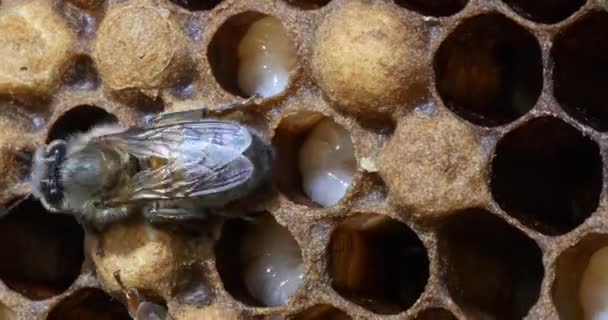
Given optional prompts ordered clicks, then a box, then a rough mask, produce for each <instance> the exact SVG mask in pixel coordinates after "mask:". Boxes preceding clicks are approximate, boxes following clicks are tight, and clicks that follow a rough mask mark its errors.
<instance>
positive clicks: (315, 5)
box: [285, 0, 331, 10]
mask: <svg viewBox="0 0 608 320" xmlns="http://www.w3.org/2000/svg"><path fill="white" fill-rule="evenodd" d="M285 1H286V2H287V3H289V4H290V5H292V6H295V7H297V8H299V9H302V10H315V9H319V8H322V7H324V6H325V5H326V4H328V3H329V2H330V1H331V0H285Z"/></svg>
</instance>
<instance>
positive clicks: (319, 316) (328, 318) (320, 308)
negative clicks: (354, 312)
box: [287, 304, 351, 320]
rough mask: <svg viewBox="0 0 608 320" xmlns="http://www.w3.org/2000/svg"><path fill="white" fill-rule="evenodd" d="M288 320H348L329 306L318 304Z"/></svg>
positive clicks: (344, 314)
mask: <svg viewBox="0 0 608 320" xmlns="http://www.w3.org/2000/svg"><path fill="white" fill-rule="evenodd" d="M287 319H288V320H350V319H351V317H349V316H348V315H347V314H346V313H345V312H344V311H342V310H340V309H338V308H336V307H334V306H332V305H329V304H319V305H316V306H313V307H310V308H308V309H306V310H304V311H302V312H299V313H298V314H296V315H293V316H290V317H287Z"/></svg>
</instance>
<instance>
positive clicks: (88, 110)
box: [47, 105, 118, 142]
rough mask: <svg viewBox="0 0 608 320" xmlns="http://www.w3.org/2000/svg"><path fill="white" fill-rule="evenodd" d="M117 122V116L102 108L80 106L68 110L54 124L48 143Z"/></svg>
mask: <svg viewBox="0 0 608 320" xmlns="http://www.w3.org/2000/svg"><path fill="white" fill-rule="evenodd" d="M116 122H118V119H117V118H116V116H114V115H113V114H111V113H109V112H107V111H105V110H104V109H102V108H99V107H96V106H90V105H80V106H77V107H74V108H72V109H70V110H68V111H67V112H65V113H64V114H63V115H61V117H59V119H57V121H55V123H53V125H52V126H51V129H50V130H49V133H48V136H47V142H50V141H53V140H55V139H65V138H67V137H68V136H69V135H71V134H74V133H79V132H86V131H87V130H89V129H91V128H92V127H94V126H95V125H99V124H107V123H116Z"/></svg>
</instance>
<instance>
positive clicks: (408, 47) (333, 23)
mask: <svg viewBox="0 0 608 320" xmlns="http://www.w3.org/2000/svg"><path fill="white" fill-rule="evenodd" d="M426 31H427V30H426V29H425V28H423V27H421V26H418V25H416V24H415V22H414V21H411V20H408V19H404V17H403V16H402V15H401V14H400V13H399V12H397V11H396V10H395V9H394V8H393V6H391V5H390V4H388V3H384V2H373V1H345V2H344V3H343V4H342V5H340V6H335V7H334V8H333V9H332V10H331V11H330V12H329V13H328V14H327V15H325V17H323V19H322V21H321V22H320V24H319V26H318V27H317V30H316V31H315V34H314V39H313V47H312V57H311V58H312V59H311V66H312V71H313V75H314V78H315V80H316V83H317V84H318V86H319V87H320V88H321V89H322V90H323V93H324V95H325V96H326V97H327V98H328V99H329V100H330V101H332V106H334V107H336V108H338V109H339V110H340V111H342V112H345V113H348V114H350V115H354V116H356V117H357V118H358V119H360V120H370V119H379V120H384V119H387V118H390V115H391V114H392V113H393V112H394V111H395V109H396V108H398V107H402V106H403V105H413V104H415V103H416V102H418V100H419V99H420V98H421V96H423V95H425V94H426V89H427V84H428V79H429V73H428V72H427V71H426V69H427V68H425V67H424V66H426V65H427V64H428V62H427V55H428V53H427V45H428V44H427V42H428V34H427V33H426Z"/></svg>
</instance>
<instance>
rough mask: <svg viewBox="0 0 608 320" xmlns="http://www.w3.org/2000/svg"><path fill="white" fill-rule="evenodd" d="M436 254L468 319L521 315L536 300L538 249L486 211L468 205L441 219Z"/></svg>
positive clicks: (540, 275)
mask: <svg viewBox="0 0 608 320" xmlns="http://www.w3.org/2000/svg"><path fill="white" fill-rule="evenodd" d="M439 256H440V257H443V259H439V262H440V264H441V270H444V271H443V274H442V277H443V278H444V281H445V282H446V284H447V287H448V290H449V292H450V295H451V296H452V298H453V299H454V301H455V302H456V303H457V304H458V305H460V307H461V308H462V309H463V311H464V312H465V313H467V314H468V315H469V317H471V318H473V319H489V318H498V319H521V318H522V317H524V316H525V315H526V314H527V313H528V311H529V310H530V308H531V307H532V306H533V305H534V304H535V303H536V301H537V300H538V298H539V294H540V286H541V282H542V279H543V276H544V269H543V260H542V252H541V250H540V248H539V247H538V245H537V244H536V243H535V242H534V241H533V240H532V239H530V238H528V237H527V236H526V235H525V234H524V233H522V232H521V231H519V230H517V229H516V228H514V227H512V226H510V225H509V224H507V223H506V222H505V221H503V220H502V219H500V218H498V217H496V216H494V215H493V214H491V213H489V212H487V211H485V210H482V209H469V210H465V211H462V212H459V213H457V214H454V215H452V216H450V217H449V218H448V219H447V220H445V222H444V223H443V224H442V225H441V227H440V229H439Z"/></svg>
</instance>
